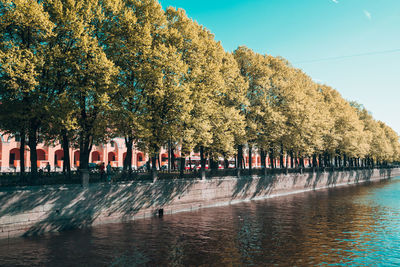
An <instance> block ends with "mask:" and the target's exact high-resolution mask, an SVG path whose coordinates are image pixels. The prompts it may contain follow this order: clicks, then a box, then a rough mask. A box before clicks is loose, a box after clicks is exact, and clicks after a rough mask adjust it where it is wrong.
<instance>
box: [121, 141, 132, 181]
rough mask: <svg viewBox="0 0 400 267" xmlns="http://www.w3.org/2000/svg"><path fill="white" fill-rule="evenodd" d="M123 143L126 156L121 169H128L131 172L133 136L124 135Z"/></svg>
mask: <svg viewBox="0 0 400 267" xmlns="http://www.w3.org/2000/svg"><path fill="white" fill-rule="evenodd" d="M125 145H126V156H125V159H124V167H123V170H124V171H126V170H128V171H129V172H130V173H131V172H132V150H133V148H132V147H133V138H132V137H131V136H127V137H125Z"/></svg>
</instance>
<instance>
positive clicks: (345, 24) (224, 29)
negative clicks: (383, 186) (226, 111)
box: [160, 0, 400, 133]
mask: <svg viewBox="0 0 400 267" xmlns="http://www.w3.org/2000/svg"><path fill="white" fill-rule="evenodd" d="M160 2H161V4H162V6H163V7H164V8H166V7H167V6H174V7H179V8H183V9H185V10H186V12H187V13H188V15H189V17H191V18H193V19H194V20H196V21H197V22H198V23H199V24H201V25H204V26H205V27H206V28H208V29H209V30H210V31H211V32H213V33H214V34H215V38H216V40H219V41H221V42H222V45H223V46H224V48H225V49H226V50H228V51H233V50H235V49H236V48H237V47H238V46H240V45H246V46H247V47H249V48H251V49H253V50H254V51H256V52H258V53H262V54H265V53H267V54H270V55H273V56H282V57H284V58H287V59H288V60H289V61H290V62H291V63H292V64H293V65H294V66H295V67H297V68H301V69H302V70H303V71H304V72H306V73H307V74H308V75H310V76H311V77H312V78H313V79H314V80H315V81H317V82H320V83H326V84H328V85H330V86H332V87H334V88H335V89H337V90H338V91H339V92H340V93H341V94H342V95H343V97H344V98H346V99H348V100H355V101H357V102H359V103H362V104H363V105H364V106H365V107H366V108H367V109H368V110H369V111H371V112H372V114H373V116H374V117H375V118H376V119H378V120H382V121H384V122H386V123H387V124H388V125H389V126H391V127H392V128H393V129H394V130H396V131H397V132H398V133H400V117H399V114H400V112H399V107H400V0H250V1H239V0H230V1H228V0H214V1H210V0H203V1H190V0H175V1H174V0H161V1H160ZM393 50H395V51H393ZM372 52H383V53H372ZM365 53H366V54H369V55H367V56H352V55H358V54H365ZM342 56H352V57H347V58H337V57H342ZM326 58H337V59H329V60H324V59H326ZM310 60H312V62H308V61H310Z"/></svg>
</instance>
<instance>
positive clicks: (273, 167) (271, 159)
mask: <svg viewBox="0 0 400 267" xmlns="http://www.w3.org/2000/svg"><path fill="white" fill-rule="evenodd" d="M269 161H270V165H271V169H275V164H274V150H273V149H272V148H271V149H270V150H269Z"/></svg>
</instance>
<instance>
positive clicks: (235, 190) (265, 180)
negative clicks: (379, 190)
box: [0, 169, 400, 238]
mask: <svg viewBox="0 0 400 267" xmlns="http://www.w3.org/2000/svg"><path fill="white" fill-rule="evenodd" d="M398 175H400V169H380V170H358V171H343V172H333V173H329V172H321V173H305V174H288V175H271V176H265V177H254V176H253V177H242V178H239V179H238V178H237V177H224V178H213V179H207V180H163V181H157V182H155V183H149V182H132V183H126V184H122V183H121V184H92V185H90V186H89V187H87V188H82V187H81V186H79V185H68V186H57V187H55V186H42V187H27V188H24V189H15V188H14V189H13V188H7V189H6V188H4V189H0V203H1V205H0V238H10V237H16V236H23V235H35V234H41V233H45V232H49V231H60V230H64V229H69V228H76V227H88V226H92V225H97V224H103V223H111V222H121V221H130V220H135V219H139V218H147V217H150V216H154V215H155V214H157V211H158V210H159V209H163V210H164V214H171V213H175V212H183V211H191V210H194V209H199V208H206V207H213V206H221V205H228V204H233V203H237V202H241V201H246V200H256V199H263V198H268V197H274V196H279V195H285V194H293V193H299V192H304V191H307V190H317V189H322V188H327V187H336V186H343V185H349V184H354V183H361V182H366V181H374V180H376V181H377V180H382V179H387V178H390V177H395V176H398Z"/></svg>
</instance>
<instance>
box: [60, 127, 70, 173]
mask: <svg viewBox="0 0 400 267" xmlns="http://www.w3.org/2000/svg"><path fill="white" fill-rule="evenodd" d="M62 148H63V152H64V160H63V172H66V173H67V176H68V178H69V179H71V162H70V157H69V138H68V135H67V132H66V131H65V130H63V131H62Z"/></svg>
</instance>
